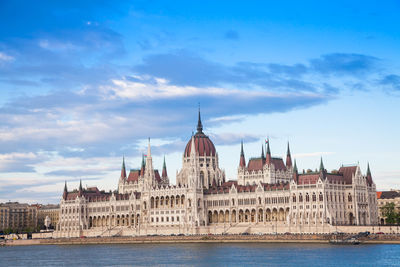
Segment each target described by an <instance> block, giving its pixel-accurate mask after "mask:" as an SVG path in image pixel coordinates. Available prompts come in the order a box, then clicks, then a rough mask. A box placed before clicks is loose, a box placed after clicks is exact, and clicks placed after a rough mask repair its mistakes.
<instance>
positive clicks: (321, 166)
mask: <svg viewBox="0 0 400 267" xmlns="http://www.w3.org/2000/svg"><path fill="white" fill-rule="evenodd" d="M319 171H320V172H324V171H325V168H324V162H323V161H322V157H321V163H320V164H319Z"/></svg>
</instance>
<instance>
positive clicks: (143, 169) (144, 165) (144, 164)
mask: <svg viewBox="0 0 400 267" xmlns="http://www.w3.org/2000/svg"><path fill="white" fill-rule="evenodd" d="M145 167H146V163H145V161H144V154H142V166H141V167H140V175H141V176H143V175H144V171H145Z"/></svg>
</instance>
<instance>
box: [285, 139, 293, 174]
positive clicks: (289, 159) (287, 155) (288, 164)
mask: <svg viewBox="0 0 400 267" xmlns="http://www.w3.org/2000/svg"><path fill="white" fill-rule="evenodd" d="M286 167H287V168H290V167H292V156H291V155H290V148H289V142H288V143H287V152H286Z"/></svg>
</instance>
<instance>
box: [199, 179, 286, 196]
mask: <svg viewBox="0 0 400 267" xmlns="http://www.w3.org/2000/svg"><path fill="white" fill-rule="evenodd" d="M232 185H233V186H234V187H235V188H236V190H237V192H238V193H246V192H255V191H256V189H257V187H258V185H257V184H252V185H238V183H237V181H228V182H225V183H223V184H222V185H220V186H213V187H211V188H209V189H205V190H204V194H206V195H210V194H223V193H229V190H230V188H231V187H232ZM261 186H262V187H263V188H264V190H265V191H276V190H289V186H290V185H289V183H277V184H266V183H261Z"/></svg>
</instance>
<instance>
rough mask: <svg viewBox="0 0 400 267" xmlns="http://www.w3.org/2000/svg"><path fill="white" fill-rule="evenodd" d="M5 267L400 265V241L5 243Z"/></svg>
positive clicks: (0, 250) (0, 258) (0, 257)
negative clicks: (357, 243)
mask: <svg viewBox="0 0 400 267" xmlns="http://www.w3.org/2000/svg"><path fill="white" fill-rule="evenodd" d="M0 265H1V266H41V267H44V266H132V265H134V266H149V265H151V266H155V265H156V266H157V265H158V266H163V265H176V266H325V267H326V266H400V245H383V244H380V245H358V246H340V245H329V244H302V243H298V244H281V243H276V244H273V243H229V244H227V243H224V244H222V243H198V244H195V243H190V244H141V245H137V244H129V245H58V246H57V245H51V246H50V245H49V246H47V245H38V246H20V247H0Z"/></svg>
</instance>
